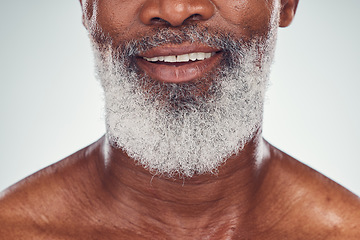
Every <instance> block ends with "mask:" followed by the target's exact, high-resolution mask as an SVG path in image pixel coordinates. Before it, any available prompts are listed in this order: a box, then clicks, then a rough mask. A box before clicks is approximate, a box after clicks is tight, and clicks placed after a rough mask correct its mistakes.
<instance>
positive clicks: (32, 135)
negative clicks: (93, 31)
mask: <svg viewBox="0 0 360 240" xmlns="http://www.w3.org/2000/svg"><path fill="white" fill-rule="evenodd" d="M359 12H360V1H357V0H345V1H335V0H328V1H320V0H319V1H313V0H311V1H310V0H300V5H299V8H298V13H297V16H296V18H295V21H294V22H293V24H292V25H291V26H290V27H289V28H285V29H280V33H279V42H278V49H277V54H276V62H275V64H274V66H273V72H272V75H271V82H272V83H271V85H270V87H269V91H268V94H267V100H266V105H265V109H266V110H265V117H264V136H265V138H266V139H267V140H268V141H269V142H270V143H272V144H274V145H275V146H277V147H279V148H280V149H282V150H284V151H285V152H287V153H288V154H290V155H292V156H294V157H295V158H297V159H299V160H300V161H302V162H304V163H305V164H307V165H309V166H311V167H313V168H315V169H316V170H318V171H320V172H321V173H323V174H325V175H327V176H328V177H330V178H332V179H334V180H335V181H337V182H339V183H340V184H342V185H344V186H345V187H347V188H349V189H350V190H352V191H354V192H355V193H356V194H358V195H359V194H360V184H359V182H360V174H359V173H358V171H359V168H360V164H359V160H360V158H359V155H358V153H357V150H358V148H359V143H360V140H359V139H360V127H359V122H360V113H359V103H360V94H359V93H358V92H359V90H360V77H359V70H360V46H359V43H360V27H359V23H360V14H359ZM93 72H94V71H93V62H92V53H91V51H90V45H89V41H88V39H87V34H86V32H85V30H84V28H83V27H82V24H81V10H80V4H79V3H78V2H77V1H76V0H71V1H70V0H63V1H59V0H56V1H55V0H32V1H25V0H18V1H16V0H13V1H5V0H0V110H1V115H0V116H1V124H0V190H1V189H4V188H6V187H7V186H9V185H11V184H13V183H15V182H17V181H19V180H20V179H22V178H24V177H26V176H27V175H29V174H31V173H33V172H35V171H37V170H39V169H41V168H43V167H45V166H47V165H49V164H52V163H54V162H56V161H58V160H60V159H62V158H64V157H66V156H68V155H69V154H71V153H73V152H75V151H77V150H78V149H80V148H82V147H85V146H86V145H88V144H90V143H92V142H93V141H96V140H97V139H98V138H100V137H101V136H102V134H103V133H104V131H105V128H104V123H103V122H104V117H103V107H102V105H103V101H102V92H101V89H100V85H99V84H98V82H97V81H96V80H95V78H94V74H93Z"/></svg>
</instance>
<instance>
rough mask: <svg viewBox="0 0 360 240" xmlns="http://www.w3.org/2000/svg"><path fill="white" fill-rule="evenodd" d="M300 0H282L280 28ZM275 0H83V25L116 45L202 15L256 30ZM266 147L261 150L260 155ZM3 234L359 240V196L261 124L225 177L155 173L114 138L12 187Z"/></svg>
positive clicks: (237, 29)
mask: <svg viewBox="0 0 360 240" xmlns="http://www.w3.org/2000/svg"><path fill="white" fill-rule="evenodd" d="M297 3H298V1H297V0H282V1H281V6H282V8H281V9H282V10H281V14H280V23H279V25H280V27H286V26H288V25H289V24H290V23H291V21H292V19H293V17H294V14H295V11H296V7H297ZM272 4H274V1H273V0H244V1H240V0H236V1H235V0H212V1H209V0H171V1H170V0H131V1H130V0H83V1H81V6H82V9H83V22H84V26H85V27H86V28H87V30H88V31H89V33H90V38H91V40H92V41H97V42H101V41H103V39H102V38H101V37H100V34H99V33H100V32H99V31H101V32H102V33H104V34H105V35H107V36H109V37H110V38H109V39H110V40H111V42H112V44H113V47H114V48H115V47H117V43H119V42H121V41H124V40H127V41H128V40H131V39H132V38H136V37H138V36H142V35H143V34H144V33H146V32H148V31H151V30H152V29H153V28H158V27H171V28H180V27H181V26H182V25H186V24H190V23H191V24H194V23H196V24H199V25H201V26H205V27H211V28H218V29H221V30H222V31H227V32H230V33H231V34H232V35H233V36H237V37H241V38H244V39H246V38H250V37H251V36H254V35H258V36H261V35H263V34H265V32H267V30H268V28H269V26H268V22H269V18H270V12H269V9H270V8H271V6H272ZM254 153H258V154H254ZM0 222H1V228H0V239H47V240H48V239H256V240H258V239H267V240H269V239H359V236H360V201H359V198H358V197H356V196H355V195H353V194H352V193H350V192H349V191H347V190H346V189H344V188H343V187H341V186H339V185H337V184H336V183H334V182H332V181H331V180H329V179H328V178H326V177H324V176H322V175H321V174H319V173H318V172H316V171H314V170H312V169H310V168H309V167H307V166H305V165H303V164H301V163H299V162H298V161H297V160H295V159H293V158H291V157H290V156H288V155H286V154H285V153H283V152H281V151H279V150H277V149H276V148H274V147H273V146H271V145H270V144H269V143H267V142H266V141H265V140H263V139H262V137H261V128H259V129H258V131H257V133H256V134H255V136H254V138H253V139H252V140H251V141H250V142H248V143H247V145H246V146H245V148H244V149H243V150H242V151H241V152H240V153H239V154H237V155H234V156H232V157H230V158H229V159H228V160H227V163H226V164H225V165H223V166H221V167H220V168H219V173H218V175H217V176H213V175H197V176H194V177H193V178H190V179H186V180H185V181H183V180H182V179H167V178H159V177H157V176H155V177H153V176H152V175H151V174H150V173H149V172H148V171H147V170H145V169H144V168H142V167H141V166H138V165H136V164H135V163H134V161H133V160H132V159H130V158H129V157H128V156H127V155H126V154H125V153H124V152H122V151H121V150H119V149H116V148H114V147H112V146H111V145H110V144H109V142H108V141H107V140H106V138H105V137H103V138H101V139H100V140H99V141H97V142H96V143H94V144H92V145H90V146H88V147H86V148H84V149H82V150H80V151H79V152H77V153H75V154H73V155H71V156H70V157H68V158H66V159H64V160H62V161H60V162H58V163H56V164H54V165H52V166H50V167H48V168H46V169H44V170H41V171H39V172H37V173H35V174H34V175H32V176H30V177H28V178H26V179H25V180H23V181H21V182H19V183H17V184H15V185H14V186H12V187H10V188H9V189H7V190H5V191H4V192H3V194H2V195H1V200H0Z"/></svg>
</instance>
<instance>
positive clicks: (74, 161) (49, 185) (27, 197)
mask: <svg viewBox="0 0 360 240" xmlns="http://www.w3.org/2000/svg"><path fill="white" fill-rule="evenodd" d="M88 152H89V147H88V148H85V149H83V150H80V151H79V152H77V153H75V154H73V155H71V156H69V157H68V158H66V159H64V160H61V161H59V162H57V163H55V164H53V165H51V166H49V167H47V168H45V169H42V170H40V171H39V172H36V173H35V174H33V175H31V176H29V177H27V178H25V179H24V180H22V181H20V182H18V183H16V184H15V185H13V186H11V187H9V188H8V189H6V190H4V191H3V192H1V193H0V222H1V228H0V239H56V238H52V237H51V238H50V237H49V236H46V235H43V233H44V232H45V231H43V230H44V229H45V228H47V229H48V226H49V225H50V223H51V225H52V231H53V232H56V231H57V230H58V229H60V228H62V227H63V226H64V224H66V223H69V222H70V221H68V220H69V219H71V218H73V219H74V213H76V212H77V211H76V208H79V209H80V207H81V206H80V205H81V203H80V204H79V206H75V205H73V204H72V203H73V202H75V198H80V197H81V196H80V195H81V192H80V193H79V191H78V190H79V186H80V185H84V186H86V185H89V182H91V174H92V173H91V170H90V169H91V164H93V163H92V162H91V158H89V157H88V156H86V155H87V154H88ZM74 183H76V184H74ZM70 229H71V227H70ZM42 235H43V236H42ZM52 236H56V234H55V235H52Z"/></svg>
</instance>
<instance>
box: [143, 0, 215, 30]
mask: <svg viewBox="0 0 360 240" xmlns="http://www.w3.org/2000/svg"><path fill="white" fill-rule="evenodd" d="M214 11H215V7H214V4H213V3H212V2H211V1H210V0H147V1H146V2H145V4H144V5H143V6H142V8H141V10H140V15H139V17H140V21H141V22H142V23H144V24H146V25H154V24H164V23H165V24H169V25H171V26H173V27H178V26H181V25H182V24H184V23H185V22H187V21H201V20H202V21H204V20H208V19H210V18H211V17H212V16H213V15H214Z"/></svg>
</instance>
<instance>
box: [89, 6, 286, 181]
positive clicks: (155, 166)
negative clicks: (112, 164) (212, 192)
mask: <svg viewBox="0 0 360 240" xmlns="http://www.w3.org/2000/svg"><path fill="white" fill-rule="evenodd" d="M82 6H83V10H84V24H85V26H86V27H87V29H88V30H89V33H90V37H91V40H92V43H93V46H94V51H95V56H96V64H97V72H98V77H99V79H100V80H101V83H102V85H103V87H104V90H105V100H106V115H107V116H106V118H107V119H106V120H107V136H108V138H109V139H110V142H111V143H112V144H113V145H114V146H116V147H120V148H122V149H123V150H124V151H125V152H127V154H128V155H130V156H131V157H133V158H134V159H135V160H137V161H138V162H139V163H140V164H142V165H143V166H144V167H146V168H148V169H149V170H150V171H152V172H154V173H158V174H167V175H170V176H171V175H174V174H180V175H182V176H192V175H193V174H202V173H207V172H216V170H217V167H218V166H219V165H220V164H221V163H223V162H224V160H225V159H226V158H228V157H230V156H231V155H232V154H235V153H237V152H238V151H239V150H241V149H242V148H243V147H244V146H245V144H246V143H247V142H248V141H249V140H250V139H251V138H252V137H253V136H254V134H255V132H256V131H258V130H259V128H260V126H261V121H262V106H263V98H264V91H265V88H266V84H267V79H268V74H269V68H270V64H271V61H272V54H273V50H274V46H275V39H276V30H277V27H278V25H279V20H280V21H281V19H280V18H279V17H280V5H279V2H278V1H274V2H273V1H265V0H248V1H232V0H231V1H209V0H187V1H180V0H174V1H166V0H139V1H134V0H132V1H118V0H106V1H101V0H100V1H95V0H93V1H90V0H89V1H86V2H83V5H82ZM280 24H281V23H280Z"/></svg>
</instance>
